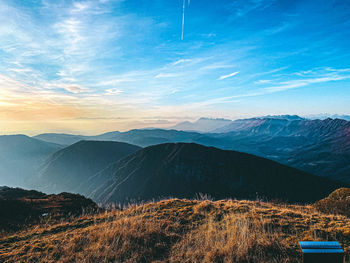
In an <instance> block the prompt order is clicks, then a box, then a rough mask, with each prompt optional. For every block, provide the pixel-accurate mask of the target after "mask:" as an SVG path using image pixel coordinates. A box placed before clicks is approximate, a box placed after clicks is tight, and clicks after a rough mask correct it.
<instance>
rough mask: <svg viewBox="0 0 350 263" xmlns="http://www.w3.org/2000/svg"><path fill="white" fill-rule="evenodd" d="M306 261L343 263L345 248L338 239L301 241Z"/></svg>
mask: <svg viewBox="0 0 350 263" xmlns="http://www.w3.org/2000/svg"><path fill="white" fill-rule="evenodd" d="M299 245H300V248H301V251H302V252H303V262H304V263H343V262H344V250H343V249H342V247H341V246H340V244H339V242H336V241H299Z"/></svg>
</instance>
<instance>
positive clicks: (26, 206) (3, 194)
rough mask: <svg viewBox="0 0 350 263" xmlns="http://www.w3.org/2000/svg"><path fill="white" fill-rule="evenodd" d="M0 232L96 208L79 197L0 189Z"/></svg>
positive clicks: (91, 202)
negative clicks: (47, 217)
mask: <svg viewBox="0 0 350 263" xmlns="http://www.w3.org/2000/svg"><path fill="white" fill-rule="evenodd" d="M0 207H1V209H0V230H6V231H9V230H16V229H18V228H20V227H22V226H23V225H25V224H31V223H37V222H38V221H39V220H40V219H41V218H43V217H45V216H54V217H57V218H61V217H65V216H71V215H79V214H81V213H82V212H84V211H88V210H96V209H97V208H98V207H97V205H96V204H95V203H94V202H93V201H92V200H91V199H87V198H85V197H83V196H81V195H75V194H70V193H61V194H58V195H46V194H44V193H41V192H38V191H34V190H24V189H20V188H10V187H0Z"/></svg>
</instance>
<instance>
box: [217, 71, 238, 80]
mask: <svg viewBox="0 0 350 263" xmlns="http://www.w3.org/2000/svg"><path fill="white" fill-rule="evenodd" d="M238 73H239V71H236V72H233V73H231V74H228V75H223V76H221V77H219V78H218V80H223V79H228V78H231V77H233V76H236V75H237V74H238Z"/></svg>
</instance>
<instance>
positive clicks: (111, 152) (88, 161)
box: [35, 141, 141, 193]
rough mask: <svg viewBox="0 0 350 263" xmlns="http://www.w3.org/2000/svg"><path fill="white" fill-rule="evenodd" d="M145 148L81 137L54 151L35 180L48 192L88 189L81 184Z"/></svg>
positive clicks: (82, 190) (80, 191)
mask: <svg viewBox="0 0 350 263" xmlns="http://www.w3.org/2000/svg"><path fill="white" fill-rule="evenodd" d="M139 149H141V148H140V147H138V146H135V145H131V144H127V143H121V142H107V141H80V142H78V143H75V144H73V145H71V146H69V147H67V148H64V149H62V150H60V151H58V152H56V153H55V154H53V155H52V156H51V157H50V158H49V160H48V161H47V162H46V164H45V165H44V166H43V169H42V170H41V172H40V174H39V176H38V178H36V181H35V183H36V184H37V185H39V189H41V190H43V191H46V192H61V191H67V192H78V193H84V189H81V188H79V185H80V184H81V183H82V182H84V181H85V180H87V179H88V178H89V177H90V176H92V175H93V174H95V173H97V172H99V171H100V170H102V169H103V168H105V167H106V166H108V165H109V164H111V163H114V162H116V161H118V160H119V159H121V158H124V157H126V156H128V155H130V154H132V153H134V152H136V151H138V150H139Z"/></svg>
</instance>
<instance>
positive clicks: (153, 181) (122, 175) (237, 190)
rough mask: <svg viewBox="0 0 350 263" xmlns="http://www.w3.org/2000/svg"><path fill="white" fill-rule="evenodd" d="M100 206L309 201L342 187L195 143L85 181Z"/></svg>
mask: <svg viewBox="0 0 350 263" xmlns="http://www.w3.org/2000/svg"><path fill="white" fill-rule="evenodd" d="M86 184H87V185H88V186H87V187H90V191H92V194H91V195H90V197H92V198H93V199H94V200H96V201H97V202H102V203H104V204H107V203H111V202H117V203H125V202H128V201H130V200H150V199H153V198H158V197H169V196H173V197H179V198H184V197H186V198H192V197H194V196H195V195H196V194H197V193H205V194H209V195H211V196H212V197H214V198H228V197H232V198H253V199H255V198H257V196H259V197H267V198H270V199H271V198H277V199H281V200H287V201H292V202H295V201H297V202H310V201H314V200H318V199H320V198H323V197H325V196H326V195H327V194H329V193H330V192H331V191H332V190H334V189H336V188H339V187H340V186H341V185H342V184H340V183H336V182H333V181H330V180H328V179H324V178H320V177H317V176H313V175H310V174H307V173H305V172H302V171H299V170H296V169H294V168H290V167H287V166H284V165H281V164H279V163H276V162H274V161H270V160H267V159H263V158H260V157H256V156H253V155H249V154H245V153H240V152H235V151H224V150H220V149H217V148H213V147H205V146H202V145H198V144H193V143H191V144H186V143H177V144H172V143H169V144H161V145H156V146H151V147H147V148H145V149H143V150H140V151H138V152H136V153H134V154H132V155H130V156H128V157H126V158H124V159H122V160H120V161H119V162H117V163H115V164H113V165H111V166H109V167H108V168H106V169H104V170H103V171H101V172H100V173H98V174H97V175H95V176H94V177H92V178H91V179H90V180H89V181H87V182H86Z"/></svg>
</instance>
